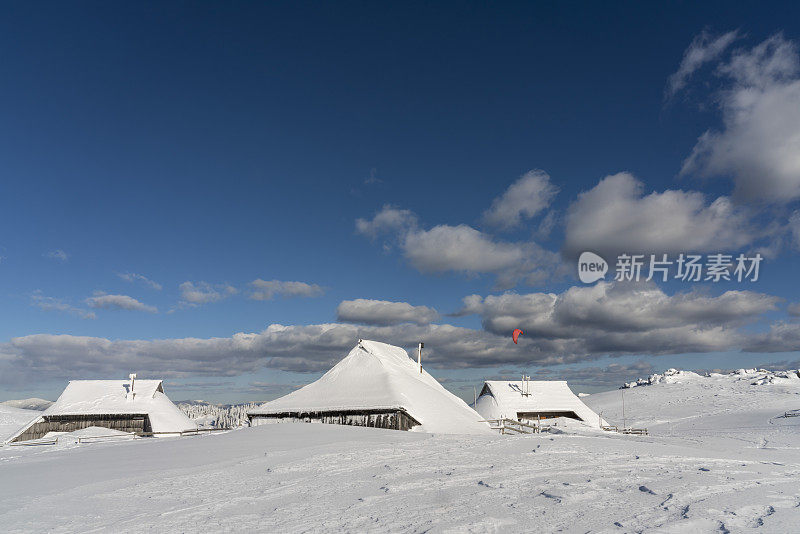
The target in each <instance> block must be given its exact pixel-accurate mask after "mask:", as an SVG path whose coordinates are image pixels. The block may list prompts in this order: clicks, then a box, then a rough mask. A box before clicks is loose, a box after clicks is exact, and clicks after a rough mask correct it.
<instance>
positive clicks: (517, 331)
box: [511, 328, 525, 345]
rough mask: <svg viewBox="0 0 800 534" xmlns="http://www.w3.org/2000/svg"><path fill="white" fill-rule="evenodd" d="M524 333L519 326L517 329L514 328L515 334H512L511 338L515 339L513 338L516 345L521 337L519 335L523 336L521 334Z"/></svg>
mask: <svg viewBox="0 0 800 534" xmlns="http://www.w3.org/2000/svg"><path fill="white" fill-rule="evenodd" d="M523 334H525V332H523V331H522V330H520V329H519V328H515V329H514V333H513V334H511V339H513V340H514V345H516V344H517V339H519V336H521V335H523Z"/></svg>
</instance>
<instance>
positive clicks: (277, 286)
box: [249, 278, 325, 300]
mask: <svg viewBox="0 0 800 534" xmlns="http://www.w3.org/2000/svg"><path fill="white" fill-rule="evenodd" d="M250 285H251V286H252V287H253V291H251V292H250V295H249V297H250V298H251V299H253V300H271V299H272V298H274V297H275V296H277V295H281V296H283V297H318V296H320V295H322V294H323V293H324V292H325V290H324V289H323V288H322V287H320V286H318V285H317V284H307V283H305V282H288V281H282V280H261V279H260V278H258V279H256V280H253V281H252V282H250Z"/></svg>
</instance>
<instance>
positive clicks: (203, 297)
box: [179, 281, 239, 306]
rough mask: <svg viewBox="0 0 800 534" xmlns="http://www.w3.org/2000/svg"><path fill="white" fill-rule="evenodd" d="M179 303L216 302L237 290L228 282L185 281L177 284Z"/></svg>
mask: <svg viewBox="0 0 800 534" xmlns="http://www.w3.org/2000/svg"><path fill="white" fill-rule="evenodd" d="M179 289H180V292H181V304H182V305H184V306H199V305H201V304H207V303H209V302H217V301H219V300H223V299H225V298H228V297H229V296H231V295H235V294H236V293H238V292H239V291H238V290H237V289H236V288H235V287H233V286H231V285H228V284H215V285H212V284H209V283H208V282H190V281H186V282H184V283H182V284H181V285H180V286H179Z"/></svg>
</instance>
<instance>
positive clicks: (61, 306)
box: [31, 290, 97, 319]
mask: <svg viewBox="0 0 800 534" xmlns="http://www.w3.org/2000/svg"><path fill="white" fill-rule="evenodd" d="M31 304H32V305H33V306H36V307H37V308H39V309H41V310H44V311H60V312H65V313H70V314H72V315H77V316H78V317H80V318H81V319H97V315H95V313H94V312H91V311H89V310H84V309H81V308H77V307H75V306H73V305H71V304H69V303H67V302H64V301H63V300H61V299H57V298H55V297H47V296H44V295H42V292H41V291H39V290H36V291H34V292H33V294H32V295H31Z"/></svg>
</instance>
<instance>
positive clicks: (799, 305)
mask: <svg viewBox="0 0 800 534" xmlns="http://www.w3.org/2000/svg"><path fill="white" fill-rule="evenodd" d="M786 311H788V312H789V315H791V316H792V317H800V302H795V303H794V304H789V306H788V307H787V310H786Z"/></svg>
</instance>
